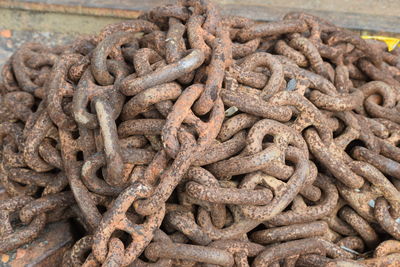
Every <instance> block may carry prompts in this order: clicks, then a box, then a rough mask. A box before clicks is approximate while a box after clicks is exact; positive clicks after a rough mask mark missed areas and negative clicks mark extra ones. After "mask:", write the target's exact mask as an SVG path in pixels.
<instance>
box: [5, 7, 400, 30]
mask: <svg viewBox="0 0 400 267" xmlns="http://www.w3.org/2000/svg"><path fill="white" fill-rule="evenodd" d="M171 2H173V1H170V0H166V1H160V0H86V1H83V0H81V1H79V0H13V1H11V0H0V15H1V12H2V10H3V12H4V10H5V9H11V10H13V11H15V10H20V12H22V11H25V12H36V13H40V14H44V13H48V12H53V13H58V14H64V15H65V14H69V15H83V16H99V17H103V18H104V17H113V18H134V17H137V16H138V14H139V12H142V11H146V10H149V9H151V8H152V7H155V6H158V5H162V4H166V3H171ZM214 2H216V3H218V4H219V5H220V6H221V9H222V12H223V13H224V14H236V15H242V16H245V17H250V18H253V19H257V20H277V19H280V18H281V17H282V16H283V15H284V14H285V13H287V12H290V11H304V12H308V13H311V14H315V15H318V16H321V17H324V18H326V19H328V20H330V21H332V22H333V23H335V24H337V25H339V26H342V27H346V28H351V29H356V30H368V31H378V32H391V33H400V1H399V0H336V1H332V0H285V1H278V0H268V1H266V0H248V1H245V0H239V1H238V0H219V1H217V0H216V1H214ZM1 9H2V10H1ZM36 15H37V14H36ZM4 21H5V20H4V19H3V20H0V27H2V23H3V24H4ZM100 24H101V22H100ZM73 27H74V28H71V30H72V31H77V32H80V31H84V30H85V29H84V28H85V25H82V26H81V29H79V27H76V26H73Z"/></svg>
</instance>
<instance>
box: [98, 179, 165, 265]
mask: <svg viewBox="0 0 400 267" xmlns="http://www.w3.org/2000/svg"><path fill="white" fill-rule="evenodd" d="M150 194H151V188H150V187H149V186H147V185H144V184H142V183H133V184H132V185H131V186H129V187H128V188H126V189H125V190H124V191H123V192H122V193H121V194H120V195H119V196H118V198H117V199H116V200H115V202H114V204H113V206H112V207H111V208H110V209H109V210H108V211H107V212H106V213H105V214H104V215H103V219H102V220H101V222H100V224H99V225H98V227H97V230H96V232H95V233H94V236H93V254H94V255H95V257H96V259H97V260H98V261H99V262H104V261H105V259H106V256H107V253H108V249H107V247H108V245H109V240H110V238H111V236H112V234H113V232H114V231H115V230H117V229H121V230H123V231H125V232H127V233H129V235H130V236H131V238H132V242H131V243H130V244H129V245H128V246H127V247H126V248H125V250H124V252H123V256H122V257H121V258H122V262H121V264H122V266H126V265H128V264H129V263H131V262H132V261H133V260H134V259H136V258H137V257H138V256H139V255H140V253H141V252H142V251H143V250H144V248H145V247H146V246H147V245H148V244H149V243H150V241H151V239H152V237H153V232H154V230H155V229H157V228H158V227H160V224H161V222H162V219H163V218H164V213H165V206H164V205H162V206H158V208H157V211H156V212H154V213H152V214H151V215H149V216H147V218H146V220H145V221H144V223H143V224H139V225H135V224H134V223H132V222H131V221H130V220H129V218H128V217H127V215H126V214H125V213H126V211H127V210H128V209H129V207H130V206H131V205H132V203H133V202H134V201H136V200H137V199H140V198H144V197H148V196H149V195H150ZM138 226H140V227H139V228H138Z"/></svg>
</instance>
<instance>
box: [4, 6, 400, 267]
mask: <svg viewBox="0 0 400 267" xmlns="http://www.w3.org/2000/svg"><path fill="white" fill-rule="evenodd" d="M399 49H400V48H399ZM399 49H394V50H393V51H391V52H388V51H387V46H386V45H385V44H383V43H380V42H379V41H376V40H364V39H362V38H360V37H359V36H357V35H356V34H355V33H353V32H351V31H349V30H345V29H340V28H339V27H336V26H335V25H333V24H332V23H330V22H328V21H326V20H324V19H321V18H318V17H315V16H313V15H309V14H304V13H299V12H292V13H289V14H287V15H285V16H284V17H283V19H282V20H280V21H275V22H256V21H253V20H252V19H249V18H243V17H239V16H235V15H230V16H224V15H222V13H221V12H220V10H219V9H218V7H217V6H216V5H214V4H213V3H212V2H209V1H208V0H201V1H200V0H179V1H177V3H175V4H168V5H165V6H163V7H157V8H154V9H152V10H150V11H148V12H144V13H143V14H141V15H140V16H139V18H138V19H135V20H130V21H125V22H118V23H115V24H111V25H108V26H106V27H105V28H104V29H103V30H101V32H100V33H99V34H98V35H92V36H85V37H79V38H77V39H76V40H75V41H73V42H72V43H71V44H69V45H65V46H56V47H47V46H45V45H42V44H38V43H28V44H25V45H22V46H21V48H20V49H18V50H17V51H16V52H15V53H14V55H12V56H11V58H10V59H8V61H7V62H6V63H5V64H4V66H3V69H2V71H1V76H2V77H1V79H0V183H1V185H0V252H1V253H7V254H5V255H3V256H8V255H10V258H11V259H12V260H13V261H17V260H18V259H19V257H20V256H21V255H22V254H23V253H24V251H25V250H24V249H23V247H21V246H23V245H24V244H26V243H28V242H30V241H32V240H33V239H35V238H36V237H38V236H39V235H40V234H41V233H46V229H48V228H47V226H46V224H51V223H52V222H57V221H61V220H66V221H68V223H69V224H70V225H71V229H72V230H73V234H74V241H75V243H74V244H71V247H67V246H68V245H69V244H66V245H65V246H64V248H65V250H66V252H65V254H64V256H63V263H62V266H65V267H66V266H74V267H77V266H93V267H94V266H96V267H98V266H138V267H154V266H163V267H164V266H165V267H172V266H182V267H194V266H200V265H201V266H204V267H215V266H232V267H233V266H237V267H239V266H240V267H249V266H253V267H257V266H271V267H279V266H285V267H289V266H307V267H308V266H313V267H314V266H315V267H319V266H397V265H399V259H400V249H399V247H400V246H399V243H398V242H397V241H396V240H394V239H400V229H399V218H400V194H399V190H400V180H399V179H400V172H399V171H400V165H399V162H400V147H399V145H400V125H399V124H400V116H399V107H400V104H399V103H400V94H399V92H400V91H399V88H400V79H399V77H400V70H399V68H400V50H399ZM54 225H57V224H54ZM49 227H54V226H49ZM45 236H46V234H44V235H43V237H45ZM389 238H392V240H390V239H389ZM39 240H40V241H41V242H42V241H43V242H46V240H42V237H41V238H40V239H39ZM64 248H63V250H64ZM15 249H17V250H15ZM38 249H40V248H38ZM373 251H374V252H373ZM372 252H373V253H372ZM20 254H21V255H20ZM28 256H29V255H28ZM5 259H6V257H2V260H4V261H5Z"/></svg>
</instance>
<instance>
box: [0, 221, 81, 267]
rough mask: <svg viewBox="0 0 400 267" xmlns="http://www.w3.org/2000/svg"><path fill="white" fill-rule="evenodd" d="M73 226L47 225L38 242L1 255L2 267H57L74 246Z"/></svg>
mask: <svg viewBox="0 0 400 267" xmlns="http://www.w3.org/2000/svg"><path fill="white" fill-rule="evenodd" d="M73 241H74V240H73V235H72V231H71V225H70V224H69V223H67V222H57V223H52V224H49V225H47V226H46V227H45V228H44V230H43V232H42V233H41V234H40V235H39V236H38V237H37V238H36V240H34V241H32V242H30V243H27V244H25V245H23V246H21V247H20V248H17V249H15V250H12V251H10V252H7V253H3V254H1V261H0V266H3V267H17V266H38V267H39V266H41V267H42V266H43V267H45V266H57V265H59V264H61V261H62V257H63V255H64V253H65V252H66V251H67V250H68V249H69V248H70V247H71V246H72V244H73Z"/></svg>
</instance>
